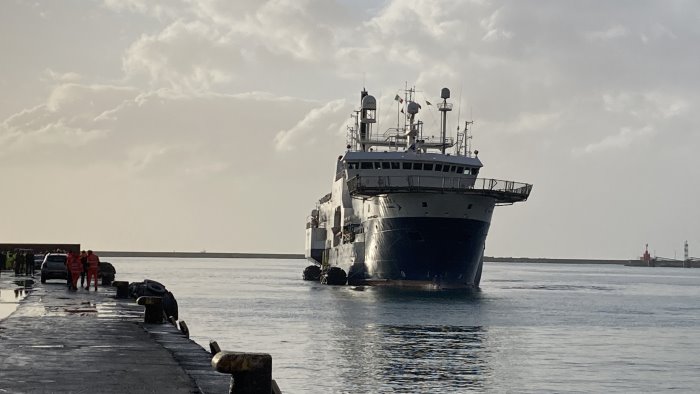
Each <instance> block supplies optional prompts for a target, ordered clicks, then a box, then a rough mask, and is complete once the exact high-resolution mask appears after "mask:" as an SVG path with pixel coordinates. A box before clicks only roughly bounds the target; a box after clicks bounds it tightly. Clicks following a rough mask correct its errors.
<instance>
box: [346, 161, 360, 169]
mask: <svg viewBox="0 0 700 394" xmlns="http://www.w3.org/2000/svg"><path fill="white" fill-rule="evenodd" d="M347 166H348V170H357V169H358V168H360V166H359V163H358V162H356V161H349V162H348V163H347Z"/></svg>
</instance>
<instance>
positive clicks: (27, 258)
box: [24, 250, 34, 276]
mask: <svg viewBox="0 0 700 394" xmlns="http://www.w3.org/2000/svg"><path fill="white" fill-rule="evenodd" d="M24 262H25V265H26V266H27V275H31V276H34V251H32V250H28V251H27V254H25V255H24Z"/></svg>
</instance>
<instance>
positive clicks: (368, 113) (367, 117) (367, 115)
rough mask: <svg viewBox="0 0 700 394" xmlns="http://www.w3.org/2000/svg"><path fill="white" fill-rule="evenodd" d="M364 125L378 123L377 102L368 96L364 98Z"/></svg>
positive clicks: (362, 120) (362, 119)
mask: <svg viewBox="0 0 700 394" xmlns="http://www.w3.org/2000/svg"><path fill="white" fill-rule="evenodd" d="M360 122H362V123H376V122H377V100H376V99H375V98H374V96H372V95H369V94H368V95H367V96H365V97H363V98H362V118H361V119H360Z"/></svg>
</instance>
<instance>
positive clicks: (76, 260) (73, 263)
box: [68, 252, 83, 291]
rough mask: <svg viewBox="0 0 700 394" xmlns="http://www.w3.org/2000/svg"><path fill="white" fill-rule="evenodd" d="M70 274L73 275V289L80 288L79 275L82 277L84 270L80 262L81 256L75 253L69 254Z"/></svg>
mask: <svg viewBox="0 0 700 394" xmlns="http://www.w3.org/2000/svg"><path fill="white" fill-rule="evenodd" d="M69 256H70V257H69V263H68V266H69V268H70V276H71V290H73V291H76V290H78V277H80V272H81V271H82V270H83V265H82V264H81V263H80V257H79V256H78V255H76V254H75V253H72V252H71V253H70V254H69Z"/></svg>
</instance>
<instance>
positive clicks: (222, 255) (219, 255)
mask: <svg viewBox="0 0 700 394" xmlns="http://www.w3.org/2000/svg"><path fill="white" fill-rule="evenodd" d="M96 253H97V254H98V255H99V256H102V257H161V258H190V259H191V258H196V259H207V258H210V259H280V260H288V259H304V255H303V254H300V253H229V252H139V251H110V250H103V251H97V252H96ZM484 261H486V262H499V263H532V264H618V265H627V264H629V262H630V260H615V259H553V258H539V257H538V258H531V257H494V256H484Z"/></svg>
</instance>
